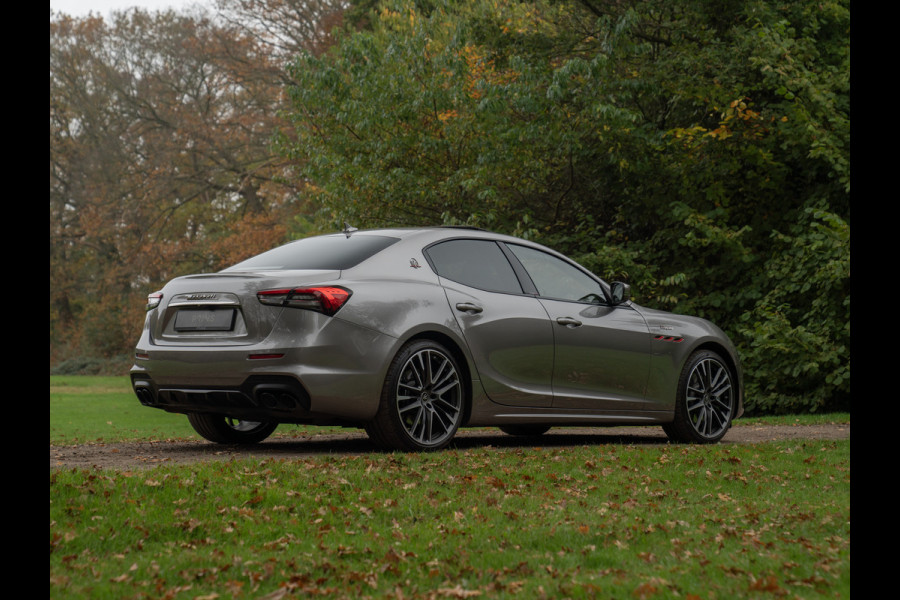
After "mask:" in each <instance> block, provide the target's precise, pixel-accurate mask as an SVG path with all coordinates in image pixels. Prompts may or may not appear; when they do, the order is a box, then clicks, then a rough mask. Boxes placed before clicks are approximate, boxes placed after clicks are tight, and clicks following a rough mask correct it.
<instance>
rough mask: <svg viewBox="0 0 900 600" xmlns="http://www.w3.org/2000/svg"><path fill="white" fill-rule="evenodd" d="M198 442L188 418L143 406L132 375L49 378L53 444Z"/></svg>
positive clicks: (60, 376) (51, 437)
mask: <svg viewBox="0 0 900 600" xmlns="http://www.w3.org/2000/svg"><path fill="white" fill-rule="evenodd" d="M169 438H196V439H200V438H199V436H197V435H196V434H195V433H194V430H193V429H192V428H191V426H190V424H189V423H188V421H187V418H186V417H185V416H184V415H176V414H172V413H167V412H165V411H162V410H157V409H155V408H147V407H145V406H142V405H141V404H140V403H139V402H138V400H137V397H136V396H135V395H134V392H133V391H132V390H131V381H130V380H129V378H128V377H95V376H86V375H51V376H50V443H51V444H79V443H87V442H121V441H127V440H146V439H155V440H159V439H169Z"/></svg>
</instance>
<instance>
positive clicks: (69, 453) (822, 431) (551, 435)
mask: <svg viewBox="0 0 900 600" xmlns="http://www.w3.org/2000/svg"><path fill="white" fill-rule="evenodd" d="M284 429H285V432H286V433H288V434H289V433H290V428H289V427H285V428H284ZM849 437H850V424H849V423H837V424H826V425H796V426H792V425H765V426H763V425H741V426H738V427H733V428H732V429H731V431H729V432H728V433H727V434H726V435H725V437H724V438H723V440H722V442H721V443H722V444H753V443H758V442H767V441H773V440H792V439H796V440H801V439H809V440H837V439H848V438H849ZM666 443H667V439H666V436H665V434H664V433H663V431H662V429H660V428H659V427H597V428H572V429H567V428H561V427H560V428H554V429H551V430H550V431H549V432H548V433H546V434H544V435H542V436H540V437H539V438H516V437H512V436H508V435H504V434H502V433H500V432H499V431H498V430H495V429H473V430H462V431H460V432H459V433H458V434H457V436H456V438H454V443H453V447H455V448H459V449H467V448H479V447H487V446H495V447H505V448H509V447H516V446H519V447H535V446H541V447H559V446H581V445H596V446H602V445H605V444H621V445H628V444H632V445H637V444H649V445H655V444H666ZM373 452H378V450H376V449H375V447H374V446H373V445H372V443H371V442H370V441H369V439H368V437H366V434H365V433H362V432H357V431H356V430H348V432H347V433H338V434H318V435H316V434H312V435H300V436H294V437H287V435H282V436H279V435H278V432H277V431H276V434H275V437H272V438H269V439H268V440H266V441H265V442H263V443H261V444H256V445H254V446H247V447H237V446H222V445H217V444H212V443H209V442H204V441H191V440H167V441H158V442H127V443H116V444H105V443H97V444H82V445H77V446H50V468H51V469H53V468H63V469H71V468H78V469H81V468H95V467H96V468H104V469H123V470H127V469H138V468H146V467H153V466H156V465H160V464H168V463H171V464H182V463H192V462H198V461H211V460H232V459H239V458H259V459H264V458H284V459H293V458H303V457H309V456H316V455H323V454H344V455H348V454H349V455H353V454H368V453H373Z"/></svg>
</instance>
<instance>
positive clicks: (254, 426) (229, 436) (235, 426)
mask: <svg viewBox="0 0 900 600" xmlns="http://www.w3.org/2000/svg"><path fill="white" fill-rule="evenodd" d="M187 417H188V421H190V423H191V427H193V428H194V431H196V432H197V433H199V434H200V435H201V436H203V437H204V438H206V439H207V440H209V441H210V442H215V443H217V444H256V443H258V442H261V441H263V440H264V439H266V438H267V437H269V436H270V435H272V432H273V431H275V428H276V427H278V423H271V422H268V421H261V422H260V421H241V420H238V419H234V418H232V417H226V416H224V415H208V414H204V413H191V414H189V415H188V416H187Z"/></svg>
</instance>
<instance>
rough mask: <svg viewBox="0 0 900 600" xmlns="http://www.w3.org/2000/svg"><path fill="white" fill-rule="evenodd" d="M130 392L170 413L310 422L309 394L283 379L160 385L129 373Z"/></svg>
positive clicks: (269, 378)
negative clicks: (230, 384)
mask: <svg viewBox="0 0 900 600" xmlns="http://www.w3.org/2000/svg"><path fill="white" fill-rule="evenodd" d="M131 384H132V387H133V389H134V393H135V395H136V396H137V398H138V401H140V403H141V404H143V405H144V406H150V407H153V408H159V409H162V410H165V411H168V412H174V413H183V414H187V413H214V414H225V415H228V416H231V417H235V418H238V419H242V420H247V421H279V422H285V421H297V422H304V421H309V420H313V419H314V418H315V417H316V415H314V414H313V413H312V412H311V411H310V408H311V407H310V398H309V393H308V392H307V391H306V389H304V387H303V386H302V385H300V382H299V381H297V380H296V379H293V378H292V377H287V376H278V375H275V376H259V375H254V376H250V377H248V378H247V379H246V380H244V382H243V383H242V384H241V385H240V386H237V387H185V386H178V385H163V386H160V385H159V384H158V383H157V382H156V381H154V380H153V378H152V377H150V376H149V375H147V374H142V373H132V375H131Z"/></svg>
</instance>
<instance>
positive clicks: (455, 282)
mask: <svg viewBox="0 0 900 600" xmlns="http://www.w3.org/2000/svg"><path fill="white" fill-rule="evenodd" d="M425 255H426V256H427V258H428V260H429V263H431V266H432V268H433V269H434V270H435V272H436V273H437V274H438V276H439V277H440V278H441V284H442V285H443V286H444V289H445V291H446V294H447V300H448V302H449V303H450V309H451V311H452V312H453V314H454V315H455V317H456V321H457V323H458V324H459V327H460V329H461V330H462V332H463V336H464V337H465V339H466V343H467V344H468V346H469V350H470V352H471V353H472V357H473V359H474V360H475V366H476V368H477V369H478V376H479V378H480V379H481V383H482V385H483V387H484V390H485V393H487V395H488V396H489V397H490V398H491V400H493V401H494V402H497V403H499V404H505V405H509V406H545V407H546V406H550V405H551V404H552V401H553V393H552V379H553V353H554V350H553V330H552V327H551V323H550V320H549V319H548V317H547V312H546V311H545V310H544V307H543V306H542V305H541V303H540V302H539V301H538V300H537V299H536V298H535V297H534V296H532V295H527V294H525V293H523V290H522V287H521V285H520V283H519V279H518V278H517V277H516V274H515V271H514V270H513V267H512V265H511V264H510V262H509V260H508V259H507V258H506V255H505V254H504V252H503V250H502V249H501V248H500V246H499V245H498V244H497V243H496V242H494V241H491V240H480V239H479V240H476V239H454V240H448V241H444V242H440V243H438V244H435V245H432V246H430V247H428V248H426V249H425Z"/></svg>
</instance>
